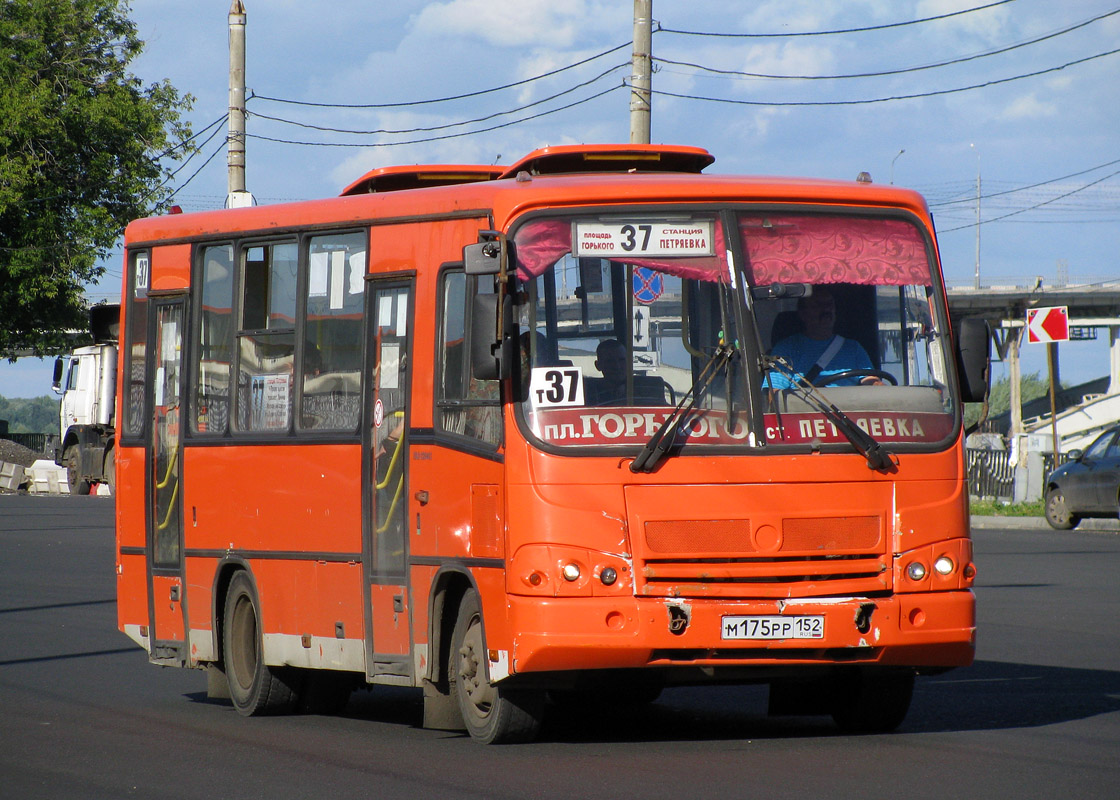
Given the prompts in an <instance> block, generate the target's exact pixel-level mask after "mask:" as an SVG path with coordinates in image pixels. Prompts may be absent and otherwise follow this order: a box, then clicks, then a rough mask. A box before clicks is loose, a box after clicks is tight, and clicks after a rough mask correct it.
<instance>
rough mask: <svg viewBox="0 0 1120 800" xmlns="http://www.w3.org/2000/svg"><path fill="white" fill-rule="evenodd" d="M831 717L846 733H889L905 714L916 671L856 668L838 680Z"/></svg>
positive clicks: (911, 693)
mask: <svg viewBox="0 0 1120 800" xmlns="http://www.w3.org/2000/svg"><path fill="white" fill-rule="evenodd" d="M834 691H835V693H834V695H833V707H832V718H833V719H834V720H835V721H836V724H837V725H839V726H840V729H841V730H842V731H844V732H845V733H890V732H891V731H893V730H894V729H895V728H897V727H898V726H899V725H901V724H902V720H904V719H905V718H906V712H908V711H909V710H910V700H911V698H912V697H913V695H914V673H913V672H910V671H901V670H899V671H878V670H863V669H856V670H852V671H850V672H845V673H844V674H843V675H841V676H840V677H839V678H838V679H837V680H836V684H835V690H834Z"/></svg>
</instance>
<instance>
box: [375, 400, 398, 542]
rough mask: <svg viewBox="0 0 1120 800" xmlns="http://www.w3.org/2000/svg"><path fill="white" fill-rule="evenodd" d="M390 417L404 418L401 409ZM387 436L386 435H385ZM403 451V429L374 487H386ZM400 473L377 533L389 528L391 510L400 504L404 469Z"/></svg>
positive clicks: (379, 489) (391, 516)
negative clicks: (382, 477)
mask: <svg viewBox="0 0 1120 800" xmlns="http://www.w3.org/2000/svg"><path fill="white" fill-rule="evenodd" d="M389 416H390V418H391V419H404V412H403V411H394V412H393V413H392V414H390V415H389ZM386 438H388V437H386ZM403 451H404V431H402V432H401V435H400V436H399V437H398V438H397V446H396V447H395V448H393V455H392V456H391V457H390V458H389V467H388V469H386V470H385V479H384V480H383V481H381V482H380V483H375V484H374V488H375V489H377V490H378V491H381V490H382V489H384V488H386V487H387V486H388V485H389V484H390V482H392V480H393V470H394V469H396V468H397V465H398V463H399V461H400V457H401V453H402V452H403ZM399 472H400V474H399V475H398V476H397V488H396V490H395V491H394V492H393V501H392V502H391V503H390V504H389V510H388V511H387V512H386V514H385V522H384V524H382V525H381V526H379V527H377V528H376V529H375V530H376V532H377V533H384V532H385V531H387V530H388V529H389V525H390V523H391V522H392V520H393V512H394V511H396V510H397V506H398V505H399V504H400V500H401V494H402V492H403V491H404V470H403V469H401V470H399Z"/></svg>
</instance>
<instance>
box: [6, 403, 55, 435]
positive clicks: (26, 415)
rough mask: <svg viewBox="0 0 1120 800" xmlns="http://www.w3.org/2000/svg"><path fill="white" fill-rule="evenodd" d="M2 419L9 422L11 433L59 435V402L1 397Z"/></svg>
mask: <svg viewBox="0 0 1120 800" xmlns="http://www.w3.org/2000/svg"><path fill="white" fill-rule="evenodd" d="M0 419H3V420H7V421H8V432H9V433H58V400H57V399H55V398H52V397H49V396H43V397H34V398H31V399H26V400H25V399H22V398H18V397H4V396H3V395H0Z"/></svg>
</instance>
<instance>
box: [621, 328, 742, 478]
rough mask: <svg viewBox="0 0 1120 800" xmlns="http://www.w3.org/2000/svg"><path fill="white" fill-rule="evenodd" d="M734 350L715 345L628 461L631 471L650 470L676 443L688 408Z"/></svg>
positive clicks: (726, 344) (728, 359)
mask: <svg viewBox="0 0 1120 800" xmlns="http://www.w3.org/2000/svg"><path fill="white" fill-rule="evenodd" d="M735 353H736V349H735V346H734V345H732V344H729V343H727V342H721V343H720V344H719V345H718V346H717V347H716V350H715V352H714V353H712V357H711V358H709V359H708V363H707V364H705V365H704V368H703V369H702V370H700V376H699V377H698V378H697V379H696V382H695V383H693V384H692V388H691V389H689V390H688V393H687V394H686V395H685V396H684V397H682V398H681V401H680V402H679V403H677V407H676V408H674V409H673V410H672V411H671V412H670V413H669V416H668V417H667V418H666V419H665V422H664V423H663V424H662V425H661V427H660V428H658V429H657V432H656V433H654V434H653V436H651V437H650V439H649V441H648V442H646V443H645V445H644V446H643V447H642V449H641V452H639V453H638V455H637V457H636V458H635V459H634V460H633V461H632V462H630V471H631V472H653V470H654V468H655V467H656V466H657V465H658V464H659V463H660V462H661V459H663V458H664V457H665V454H666V453H667V452H669V448H670V447H672V446H673V444H674V443H675V442H676V438H677V431H678V430H679V429H680V426H681V421H682V420H684V419H686V418H687V417H688V415H689V414H690V413H692V409H693V408H695V407H696V404H697V403H698V402H700V400H701V398H703V396H704V392H706V391H707V390H708V387H710V386H711V385H712V381H713V380H715V378H716V376H717V375H719V373H720V371H721V370H722V369H723V368H724V367H725V366H727V365H729V364H730V363H731V359H732V357H734V355H735Z"/></svg>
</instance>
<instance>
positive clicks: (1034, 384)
mask: <svg viewBox="0 0 1120 800" xmlns="http://www.w3.org/2000/svg"><path fill="white" fill-rule="evenodd" d="M1019 389H1020V392H1021V393H1022V402H1023V403H1029V402H1030V401H1031V400H1035V399H1037V398H1039V397H1042V396H1043V395H1045V394H1046V393H1047V392H1049V391H1050V383H1049V381H1047V380H1046V379H1045V378H1042V377H1040V376H1039V374H1038V373H1037V372H1032V373H1031V374H1030V375H1024V376H1022V380H1020V382H1019ZM981 408H982V406H981V405H980V403H968V404H966V405H965V407H964V424H965V425H966V426H968V425H972V424H973V423H974V422H976V420H978V419H979V418H980V411H981ZM1010 408H1011V381H1010V380H1009V379H1007V378H1001V379H1000V380H998V381H996V382H995V383H994V384H993V385H992V389H991V391H990V392H989V393H988V418H989V419H992V418H994V417H998V416H999V415H1000V414H1006V413H1007V412H1008V410H1010Z"/></svg>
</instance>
